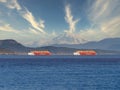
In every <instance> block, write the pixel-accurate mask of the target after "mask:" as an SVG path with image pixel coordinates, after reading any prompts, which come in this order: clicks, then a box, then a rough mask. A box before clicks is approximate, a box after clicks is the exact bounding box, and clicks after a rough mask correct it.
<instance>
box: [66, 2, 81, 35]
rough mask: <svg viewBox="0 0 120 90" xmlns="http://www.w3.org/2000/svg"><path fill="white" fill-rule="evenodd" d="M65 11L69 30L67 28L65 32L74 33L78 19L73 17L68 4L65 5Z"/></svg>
mask: <svg viewBox="0 0 120 90" xmlns="http://www.w3.org/2000/svg"><path fill="white" fill-rule="evenodd" d="M65 12H66V16H65V20H66V22H67V23H68V24H69V30H67V31H66V32H69V33H74V32H75V25H76V24H77V23H78V21H79V19H76V20H74V19H73V16H72V13H71V9H70V5H69V4H67V5H66V6H65Z"/></svg>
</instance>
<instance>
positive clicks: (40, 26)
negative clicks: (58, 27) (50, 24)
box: [21, 9, 45, 34]
mask: <svg viewBox="0 0 120 90" xmlns="http://www.w3.org/2000/svg"><path fill="white" fill-rule="evenodd" d="M21 16H22V17H23V18H24V19H25V20H27V21H28V22H29V23H30V25H31V26H32V27H33V28H34V29H36V30H38V31H40V32H41V33H44V34H45V31H44V28H45V25H44V21H43V20H40V21H39V22H37V21H36V20H35V17H34V16H33V14H32V13H31V12H30V11H29V10H27V9H25V10H24V11H23V12H22V13H21Z"/></svg>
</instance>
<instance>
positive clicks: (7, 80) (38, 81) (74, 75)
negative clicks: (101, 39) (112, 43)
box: [0, 55, 120, 90]
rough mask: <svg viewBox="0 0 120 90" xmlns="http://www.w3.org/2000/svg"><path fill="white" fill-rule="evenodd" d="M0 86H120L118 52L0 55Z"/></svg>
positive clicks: (12, 89) (68, 89)
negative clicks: (97, 54)
mask: <svg viewBox="0 0 120 90" xmlns="http://www.w3.org/2000/svg"><path fill="white" fill-rule="evenodd" d="M0 90H120V56H119V55H118V56H89V57H84V56H83V57H82V56H51V57H49V56H48V57H45V56H42V57H37V56H4V55H2V56H0Z"/></svg>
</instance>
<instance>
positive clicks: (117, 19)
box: [79, 0, 120, 40]
mask: <svg viewBox="0 0 120 90" xmlns="http://www.w3.org/2000/svg"><path fill="white" fill-rule="evenodd" d="M94 1H95V2H94V3H93V5H92V6H89V9H88V10H89V13H87V14H88V19H89V20H90V22H91V23H92V26H91V27H89V28H88V29H86V30H80V34H79V35H80V36H83V37H84V38H86V39H88V40H100V39H103V38H110V37H119V36H120V30H119V28H120V15H119V14H120V0H94Z"/></svg>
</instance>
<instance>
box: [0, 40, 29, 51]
mask: <svg viewBox="0 0 120 90" xmlns="http://www.w3.org/2000/svg"><path fill="white" fill-rule="evenodd" d="M0 48H1V49H7V50H10V51H17V52H25V51H28V50H29V49H30V48H28V47H25V46H23V45H22V44H20V43H18V42H17V41H15V40H12V39H7V40H0Z"/></svg>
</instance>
